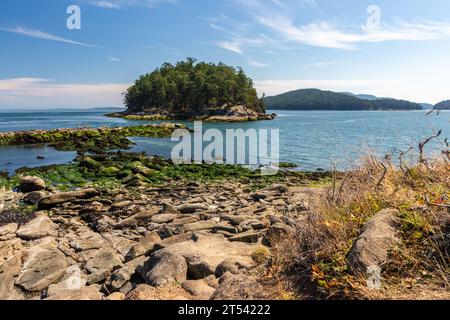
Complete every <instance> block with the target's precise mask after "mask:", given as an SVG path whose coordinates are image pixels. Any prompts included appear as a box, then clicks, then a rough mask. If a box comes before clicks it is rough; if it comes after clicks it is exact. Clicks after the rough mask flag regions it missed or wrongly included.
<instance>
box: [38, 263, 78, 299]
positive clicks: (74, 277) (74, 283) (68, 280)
mask: <svg viewBox="0 0 450 320" xmlns="http://www.w3.org/2000/svg"><path fill="white" fill-rule="evenodd" d="M85 286H86V279H85V276H84V275H82V273H81V270H80V267H78V265H76V264H75V265H72V266H70V267H68V268H67V271H66V274H65V276H64V277H63V279H62V281H60V282H59V283H56V284H52V285H50V286H49V287H48V289H47V297H52V296H56V295H60V294H66V293H68V291H79V290H80V289H81V288H83V287H85ZM72 293H73V292H72Z"/></svg>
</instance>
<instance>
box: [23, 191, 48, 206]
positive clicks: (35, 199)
mask: <svg viewBox="0 0 450 320" xmlns="http://www.w3.org/2000/svg"><path fill="white" fill-rule="evenodd" d="M47 194H48V193H47V192H45V191H33V192H30V193H27V194H26V195H24V196H23V202H25V203H27V204H38V203H39V201H41V200H42V199H43V198H45V197H46V196H47Z"/></svg>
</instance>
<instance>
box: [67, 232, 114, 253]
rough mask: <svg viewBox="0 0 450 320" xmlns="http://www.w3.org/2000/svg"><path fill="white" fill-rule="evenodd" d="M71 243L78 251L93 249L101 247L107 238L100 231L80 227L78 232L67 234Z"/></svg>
mask: <svg viewBox="0 0 450 320" xmlns="http://www.w3.org/2000/svg"><path fill="white" fill-rule="evenodd" d="M65 237H66V239H67V240H68V241H69V245H70V247H71V248H73V249H74V250H75V251H76V252H81V251H87V250H92V249H101V248H102V247H103V246H104V245H105V240H103V238H102V236H101V235H99V234H98V233H95V232H92V231H90V230H89V229H87V228H80V229H78V230H77V233H76V234H74V233H69V234H66V236H65Z"/></svg>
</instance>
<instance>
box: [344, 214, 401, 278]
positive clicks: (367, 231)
mask: <svg viewBox="0 0 450 320" xmlns="http://www.w3.org/2000/svg"><path fill="white" fill-rule="evenodd" d="M398 214H399V212H398V210H395V209H385V210H382V211H380V212H378V213H377V214H376V215H375V216H374V217H373V218H372V219H370V220H369V221H368V222H367V223H366V224H365V225H364V226H363V228H362V230H361V234H360V235H359V237H358V238H357V239H356V240H355V241H354V243H353V246H352V248H351V249H350V252H349V253H348V255H347V266H348V268H349V269H350V271H351V272H353V273H355V274H361V273H362V274H366V273H367V272H368V270H369V269H381V267H382V266H383V265H384V264H385V263H387V262H388V259H389V251H390V250H391V249H393V248H394V246H395V245H398V244H400V243H401V240H400V238H399V237H398V235H397V234H398V231H397V228H396V226H397V223H398V221H397V216H398Z"/></svg>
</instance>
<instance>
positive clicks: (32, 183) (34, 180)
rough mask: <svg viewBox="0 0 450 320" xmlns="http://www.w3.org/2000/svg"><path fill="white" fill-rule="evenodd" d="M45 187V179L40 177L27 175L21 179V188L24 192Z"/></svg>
mask: <svg viewBox="0 0 450 320" xmlns="http://www.w3.org/2000/svg"><path fill="white" fill-rule="evenodd" d="M43 189H45V181H44V180H43V179H41V178H39V177H33V176H26V177H23V178H22V179H20V183H19V190H20V191H21V192H23V193H27V192H32V191H39V190H43Z"/></svg>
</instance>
